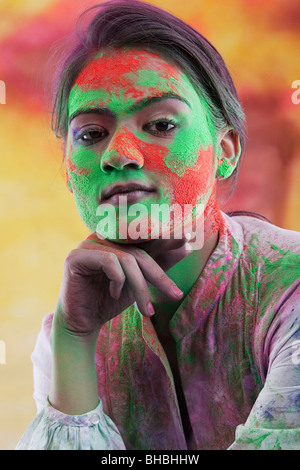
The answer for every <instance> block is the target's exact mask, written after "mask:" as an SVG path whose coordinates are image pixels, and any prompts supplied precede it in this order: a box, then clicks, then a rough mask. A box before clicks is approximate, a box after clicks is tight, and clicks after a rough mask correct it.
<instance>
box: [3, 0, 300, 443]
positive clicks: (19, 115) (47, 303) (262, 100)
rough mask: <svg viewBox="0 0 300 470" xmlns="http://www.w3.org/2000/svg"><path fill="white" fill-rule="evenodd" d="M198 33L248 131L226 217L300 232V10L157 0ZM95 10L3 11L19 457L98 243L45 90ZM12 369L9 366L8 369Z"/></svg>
mask: <svg viewBox="0 0 300 470" xmlns="http://www.w3.org/2000/svg"><path fill="white" fill-rule="evenodd" d="M149 3H152V4H154V5H157V6H160V7H162V8H165V9H167V10H168V11H170V12H171V13H173V14H175V15H176V16H179V17H180V18H182V19H183V20H185V21H186V22H188V23H190V24H191V25H192V26H194V27H195V28H196V29H198V30H199V31H200V32H201V33H202V34H204V36H206V37H207V38H208V39H209V40H210V41H211V42H212V43H213V44H214V45H215V46H216V47H217V49H218V50H219V51H220V53H221V54H222V56H223V57H224V59H225V61H226V63H227V65H228V68H229V70H230V72H231V74H232V77H233V80H234V81H235V83H236V86H237V89H238V92H239V96H240V99H241V101H242V103H243V105H244V108H245V111H246V115H247V120H248V145H247V150H246V153H245V155H244V159H243V163H242V166H241V172H240V177H239V183H238V185H237V188H236V191H235V193H234V195H233V197H232V198H231V200H230V201H228V202H227V204H226V205H225V206H223V209H224V210H233V209H246V210H252V211H256V212H260V213H262V214H264V215H265V216H267V217H268V218H270V219H271V221H272V222H273V223H275V224H277V225H280V226H282V227H284V228H288V229H292V230H297V231H300V217H299V212H300V139H299V135H300V134H299V128H300V104H299V105H295V104H293V103H292V99H291V97H292V93H293V92H294V91H295V90H293V89H292V83H293V82H294V81H295V80H299V79H300V65H299V50H300V47H299V46H300V41H299V39H300V29H299V24H300V4H299V1H298V0H288V1H287V0H270V1H268V0H226V2H225V1H223V0H201V1H199V0H187V1H186V2H182V0H161V1H150V2H149ZM94 4H95V2H94V1H84V0H43V1H40V0H23V1H22V2H21V1H14V0H1V4H0V80H3V81H4V82H5V84H6V104H0V118H1V123H0V149H1V173H0V194H1V197H0V223H1V244H0V257H1V258H0V259H1V268H2V269H1V273H0V289H1V303H0V315H1V322H0V340H1V341H4V343H5V346H6V364H0V449H12V448H14V447H15V445H16V443H17V441H18V440H19V438H20V436H21V435H22V433H23V431H24V430H25V428H26V427H27V425H28V423H29V422H30V421H31V419H32V418H33V417H34V414H35V404H34V402H33V398H32V393H33V382H32V365H31V361H30V354H31V351H32V349H33V347H34V343H35V339H36V335H37V333H38V331H39V329H40V325H41V320H42V317H43V316H44V315H45V314H46V313H48V312H50V311H53V309H54V308H55V305H56V301H57V296H58V291H59V286H60V281H61V275H62V267H63V262H64V258H65V256H66V254H67V253H68V252H69V251H70V250H71V249H72V248H74V247H75V246H76V245H77V244H78V243H79V242H80V241H81V240H82V239H83V238H85V237H86V236H87V229H86V228H85V227H84V225H83V224H82V222H81V220H80V218H79V215H78V214H77V211H76V207H75V203H74V202H73V199H72V196H71V194H70V193H69V192H68V191H67V189H66V187H65V181H64V169H63V167H61V160H62V154H61V150H60V142H58V141H56V139H55V137H54V135H53V134H52V132H51V130H50V108H49V105H48V104H47V93H46V94H45V83H47V82H48V79H49V77H51V70H49V69H48V68H46V64H47V59H48V57H49V52H50V50H51V47H53V45H55V43H56V41H58V40H61V39H62V38H63V37H64V36H65V35H66V34H67V33H68V31H69V30H70V29H71V28H72V26H73V25H74V22H75V20H76V18H77V16H78V14H79V13H80V12H81V11H83V10H84V9H85V8H86V7H88V6H91V5H94ZM0 362H1V358H0Z"/></svg>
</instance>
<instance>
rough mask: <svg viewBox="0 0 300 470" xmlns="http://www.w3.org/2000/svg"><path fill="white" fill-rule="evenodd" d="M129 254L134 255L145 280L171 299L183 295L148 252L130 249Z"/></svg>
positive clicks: (176, 298)
mask: <svg viewBox="0 0 300 470" xmlns="http://www.w3.org/2000/svg"><path fill="white" fill-rule="evenodd" d="M131 254H132V255H133V256H134V258H135V260H136V262H137V264H138V266H139V268H140V270H141V272H142V274H143V276H144V278H145V279H146V281H148V282H150V283H151V284H152V285H153V286H155V287H156V288H157V289H159V290H160V291H161V292H162V293H163V294H165V295H166V296H168V297H169V298H171V299H172V300H178V299H180V298H181V297H182V296H183V292H182V291H181V290H180V289H179V288H178V287H177V285H176V284H175V282H174V281H173V280H172V279H171V278H170V277H169V276H168V275H167V274H166V273H165V271H164V269H162V268H161V267H160V266H159V264H158V263H157V262H156V261H155V260H154V259H153V258H152V257H151V256H150V255H149V254H148V253H146V252H144V251H141V250H139V249H131ZM181 258H182V256H181ZM122 266H123V264H122ZM123 269H124V266H123Z"/></svg>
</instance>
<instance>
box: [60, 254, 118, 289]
mask: <svg viewBox="0 0 300 470" xmlns="http://www.w3.org/2000/svg"><path fill="white" fill-rule="evenodd" d="M67 265H68V268H69V271H70V272H71V273H72V274H81V275H82V274H91V272H92V273H93V274H95V273H97V272H99V273H100V272H103V273H104V274H105V275H106V277H107V278H108V279H109V280H110V281H111V282H110V287H109V289H110V294H111V295H112V297H114V298H116V297H118V298H119V296H120V292H121V291H122V288H123V285H124V282H125V279H126V277H125V273H124V271H123V269H122V266H121V263H120V262H119V259H118V257H117V255H116V254H115V253H113V252H112V251H103V250H102V251H100V250H96V251H95V250H90V249H77V250H73V252H71V254H70V255H69V257H68V259H67Z"/></svg>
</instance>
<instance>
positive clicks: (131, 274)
mask: <svg viewBox="0 0 300 470" xmlns="http://www.w3.org/2000/svg"><path fill="white" fill-rule="evenodd" d="M119 261H120V264H121V266H122V268H123V271H124V273H125V276H126V280H127V282H128V284H129V286H130V288H131V290H132V291H133V295H134V298H135V299H136V302H137V304H138V307H139V310H140V312H141V314H142V315H144V316H146V317H151V316H152V315H153V314H154V313H155V312H154V309H153V305H152V303H151V297H150V292H149V289H148V285H147V283H146V280H145V277H144V275H143V273H142V271H141V269H140V267H139V265H138V263H137V261H136V259H135V257H134V256H133V255H129V254H128V253H126V254H125V253H123V254H122V256H120V258H119Z"/></svg>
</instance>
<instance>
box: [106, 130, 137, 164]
mask: <svg viewBox="0 0 300 470" xmlns="http://www.w3.org/2000/svg"><path fill="white" fill-rule="evenodd" d="M126 165H130V166H131V167H133V168H134V167H136V169H140V168H142V166H143V165H144V159H143V155H142V153H141V151H140V148H139V145H138V140H137V138H136V136H135V135H134V134H133V133H132V132H130V131H129V130H128V129H126V128H124V127H123V128H121V129H119V130H118V131H117V132H116V133H115V135H114V136H113V138H112V139H111V141H110V143H109V145H108V147H107V149H106V150H105V152H104V153H103V155H102V158H101V162H100V168H101V171H103V172H104V173H108V172H109V171H111V170H113V169H114V168H115V169H116V170H122V169H123V168H124V166H126Z"/></svg>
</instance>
